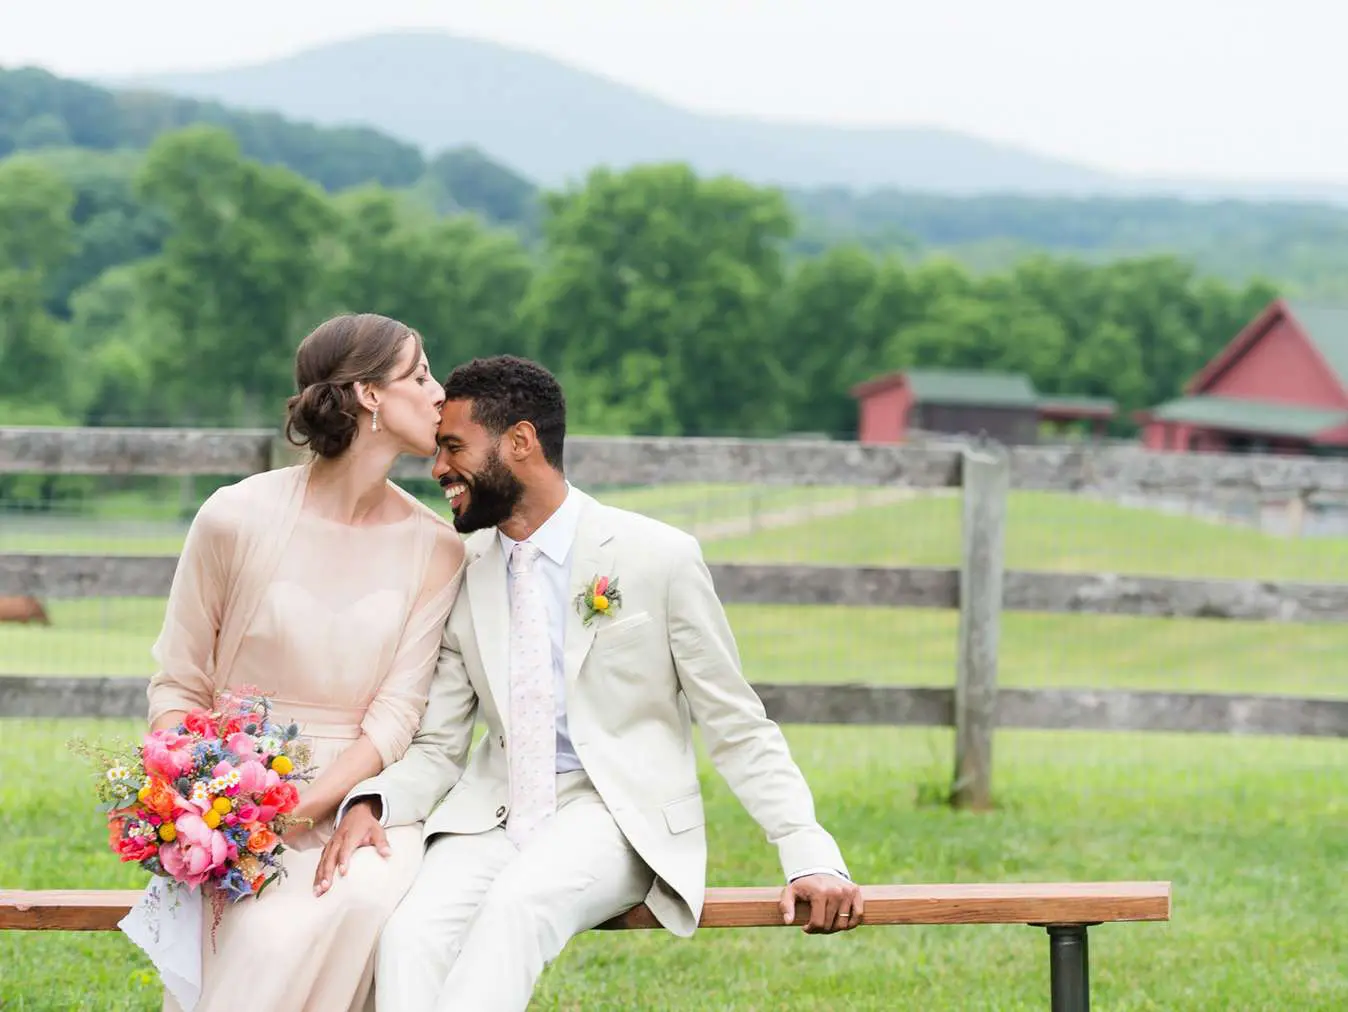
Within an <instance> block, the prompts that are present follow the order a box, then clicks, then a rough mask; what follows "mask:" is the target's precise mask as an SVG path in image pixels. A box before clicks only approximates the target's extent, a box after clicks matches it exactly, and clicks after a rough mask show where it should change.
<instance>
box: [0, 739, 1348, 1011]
mask: <svg viewBox="0 0 1348 1012" xmlns="http://www.w3.org/2000/svg"><path fill="white" fill-rule="evenodd" d="M0 727H3V734H0V811H3V812H4V814H5V817H4V819H3V820H0V885H3V886H5V887H27V888H62V887H70V888H75V887H95V886H105V887H115V886H122V887H126V886H135V885H138V884H139V882H140V878H138V874H137V873H135V872H132V871H128V869H126V868H125V867H123V866H120V865H118V864H117V863H116V861H115V860H114V859H113V857H112V856H111V855H110V854H108V853H106V852H105V849H104V848H105V843H104V840H105V834H104V832H103V831H102V830H101V828H100V826H99V823H98V816H97V815H96V813H94V812H93V811H92V809H91V806H90V803H89V800H88V798H89V794H88V781H87V780H86V779H85V772H84V767H83V766H82V764H81V761H80V760H79V759H78V758H77V757H74V756H72V755H70V754H68V753H67V752H65V751H64V743H65V741H66V740H67V739H68V738H69V737H70V736H71V735H72V734H75V733H83V734H92V735H113V734H129V733H132V732H133V731H135V729H136V728H135V726H134V725H132V724H129V723H125V722H108V723H103V724H89V723H80V722H64V721H63V722H57V721H33V722H25V723H23V724H19V723H17V722H12V721H10V722H5V723H4V724H3V725H0ZM787 731H788V737H789V738H790V740H791V743H792V747H793V749H794V751H795V753H796V756H797V759H798V760H799V762H800V763H801V765H802V767H803V768H804V770H805V773H806V776H807V777H808V778H809V780H810V782H811V784H812V786H813V788H814V791H815V795H816V800H817V804H818V809H819V813H820V818H821V820H822V821H823V822H824V823H825V825H827V826H828V827H829V828H830V829H831V830H832V831H833V832H834V834H835V835H836V836H837V837H838V839H839V841H840V842H841V844H842V846H843V848H844V852H845V853H846V855H847V858H848V860H849V862H850V865H851V870H852V872H853V874H854V875H855V877H856V878H857V879H858V880H860V881H863V882H940V881H958V882H972V881H1046V880H1088V879H1152V878H1156V879H1169V880H1171V881H1173V883H1174V889H1175V901H1174V913H1173V917H1174V919H1173V921H1172V922H1171V923H1169V924H1120V925H1112V926H1105V927H1100V928H1097V929H1095V930H1094V931H1093V933H1092V940H1091V947H1092V950H1091V955H1092V967H1091V970H1092V985H1093V990H1094V997H1095V1003H1096V1005H1098V1006H1099V1007H1100V1008H1108V1009H1112V1010H1120V1012H1132V1010H1144V1009H1145V1010H1155V1009H1185V1010H1186V1012H1228V1010H1230V1009H1241V1010H1242V1012H1263V1010H1269V1012H1274V1010H1276V1012H1282V1010H1284V1009H1291V1008H1295V1009H1298V1010H1307V1012H1311V1010H1326V1012H1327V1010H1331V1009H1341V1008H1343V1007H1345V1006H1346V1005H1348V935H1345V933H1344V932H1343V931H1342V925H1343V924H1344V923H1348V894H1346V893H1345V892H1344V890H1343V889H1342V869H1343V868H1344V867H1345V866H1348V833H1346V832H1345V831H1344V830H1345V827H1348V807H1346V805H1348V802H1346V801H1345V798H1344V794H1343V789H1342V788H1343V783H1344V780H1345V776H1348V742H1341V741H1315V740H1268V739H1241V740H1236V739H1217V738H1180V737H1175V736H1165V735H1152V736H1146V737H1143V736H1134V735H1118V736H1106V735H1096V736H1089V737H1088V736H1085V735H1070V734H1062V735H1049V734H1026V733H1010V732H1007V733H1003V734H1001V735H1000V736H999V737H998V740H997V747H996V786H997V793H998V797H999V800H1000V807H999V808H998V810H996V811H994V812H991V813H987V814H984V815H969V814H961V813H954V812H951V811H949V810H947V809H946V808H944V807H941V806H939V805H933V804H929V803H924V802H920V801H919V799H920V798H925V797H929V796H930V795H932V794H934V793H936V792H937V791H938V790H939V789H941V788H943V787H944V785H945V783H946V780H947V777H948V772H949V765H950V753H949V747H948V743H949V734H948V733H944V732H941V733H938V732H922V731H899V730H874V729H861V728H855V729H833V728H828V729H825V728H798V727H792V728H788V729H787ZM703 770H704V775H703V776H704V786H705V790H706V793H707V795H708V818H709V853H710V859H709V861H710V868H709V884H711V885H733V884H749V883H753V884H772V883H777V882H779V881H780V869H779V868H778V867H777V864H776V857H775V854H774V852H773V850H772V849H771V848H770V847H769V846H768V845H767V844H766V843H765V842H764V841H763V839H762V837H761V834H760V832H759V831H758V830H757V827H755V826H754V825H753V823H752V822H751V821H750V820H749V818H748V817H747V816H746V815H745V814H744V812H743V810H742V809H741V808H740V807H739V805H738V803H737V802H736V801H735V799H734V798H733V796H731V794H730V793H729V791H728V790H727V789H726V788H725V786H724V783H723V781H721V780H720V778H719V776H717V775H716V774H715V773H714V772H712V771H711V770H710V769H709V768H708V767H707V766H706V764H705V762H704V764H703ZM264 902H265V900H264ZM281 940H282V941H283V942H285V943H286V944H294V943H297V942H298V941H299V940H294V939H289V940H286V939H281ZM1046 949H1047V943H1046V941H1045V938H1044V935H1043V932H1042V931H1039V930H1036V929H1032V928H1029V927H1019V926H1009V927H984V926H963V927H922V928H874V929H866V928H862V929H860V930H858V931H856V932H854V933H851V934H849V935H845V936H837V937H832V938H823V939H820V938H809V937H806V936H803V935H801V934H800V933H798V932H797V931H795V930H792V929H780V930H777V929H771V930H769V929H764V930H748V931H706V932H701V933H699V935H698V936H697V937H695V938H694V939H692V940H690V941H683V940H678V939H675V938H673V937H671V936H669V935H667V934H665V933H663V932H651V933H631V934H622V935H618V934H610V933H603V934H600V933H594V934H590V935H587V936H584V937H581V938H579V939H577V940H576V941H575V942H573V943H572V945H571V946H570V947H569V948H568V949H567V951H566V952H564V953H563V955H562V957H561V959H560V960H559V961H558V962H557V964H556V965H555V966H554V967H552V968H551V969H549V971H548V972H547V973H546V974H545V976H544V979H543V981H542V983H541V986H540V988H539V992H538V995H537V1000H536V1001H535V1003H534V1007H535V1008H537V1009H540V1010H578V1009H586V1010H590V1009H629V1008H670V1009H675V1008H678V1009H684V1008H688V1009H693V1008H696V1009H746V1010H747V1009H754V1010H767V1009H785V1008H847V1009H858V1010H865V1009H890V1008H932V1009H961V1010H971V1012H977V1010H989V1012H990V1010H997V1012H1018V1010H1038V1009H1042V1008H1045V1007H1046V1005H1047V998H1048V979H1047V978H1048V975H1047V954H1046ZM0 966H2V967H3V968H4V972H3V975H2V976H0V1007H3V1008H5V1009H7V1010H10V1009H12V1010H14V1012H19V1010H49V1009H50V1010H56V1009H61V1010H64V1009H71V1010H74V1009H86V1010H95V1009H96V1010H99V1012H103V1010H150V1009H157V1008H158V995H159V992H158V988H157V984H156V983H155V981H154V978H153V974H152V973H151V971H150V969H149V966H148V964H147V963H146V962H145V961H144V960H143V959H142V958H140V957H139V956H138V954H137V951H136V950H135V948H134V947H133V946H132V945H131V944H130V943H129V942H127V941H126V940H125V939H123V938H122V937H121V936H119V935H116V934H108V935H93V934H64V933H33V934H23V933H0Z"/></svg>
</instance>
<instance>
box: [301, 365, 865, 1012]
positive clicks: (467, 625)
mask: <svg viewBox="0 0 1348 1012" xmlns="http://www.w3.org/2000/svg"><path fill="white" fill-rule="evenodd" d="M565 434H566V409H565V402H564V399H563V396H562V391H561V388H560V386H559V385H558V384H557V381H556V380H555V379H554V378H553V376H552V375H551V374H550V373H549V372H548V371H547V370H546V369H544V368H542V367H541V366H539V365H537V364H535V363H532V362H529V361H526V360H523V359H518V358H514V357H509V356H501V357H496V358H490V359H481V360H475V361H473V362H470V363H468V364H466V365H463V366H460V367H459V368H458V369H456V370H455V371H454V372H453V373H452V374H451V375H450V377H449V379H448V380H447V382H446V384H445V405H444V408H443V410H442V421H441V425H440V429H439V434H438V442H439V453H438V455H437V457H436V461H435V465H434V469H433V474H434V475H435V477H436V478H437V479H438V480H439V482H440V484H441V486H442V487H443V488H444V490H445V496H446V498H447V499H448V500H449V502H450V505H451V509H452V510H453V513H454V523H455V526H456V527H457V528H458V529H459V531H460V532H462V533H471V534H472V537H470V538H469V539H468V553H467V559H468V562H467V568H466V572H465V575H464V586H463V588H462V589H461V591H460V593H459V596H458V599H457V600H456V602H455V604H454V608H453V610H452V611H451V613H450V617H449V620H448V622H447V623H446V627H445V632H444V637H443V640H442V643H441V650H440V660H439V664H438V667H437V669H436V673H435V678H434V681H433V683H432V687H431V691H430V700H429V703H428V706H427V710H426V714H425V717H424V719H423V720H422V724H421V730H420V731H419V732H418V734H417V736H416V738H415V740H414V741H413V743H412V745H411V748H410V749H409V751H408V752H407V754H406V756H405V757H404V758H402V759H401V760H399V761H398V762H396V763H394V764H392V765H391V766H389V767H388V768H387V769H386V770H384V772H383V773H381V774H379V775H378V776H376V777H374V778H372V779H370V780H368V781H366V782H364V783H362V784H360V785H358V786H357V787H355V788H354V789H353V790H352V791H351V793H350V794H349V795H348V796H347V798H346V799H345V800H344V801H343V803H342V806H341V809H340V814H339V819H340V821H339V825H338V829H337V831H336V833H335V835H334V836H333V837H332V839H331V841H330V842H329V844H328V846H327V848H326V850H325V853H324V855H323V858H322V860H321V862H320V864H319V868H318V873H317V876H316V880H315V889H316V890H317V891H318V892H320V893H322V892H324V891H326V889H327V888H328V887H329V886H330V884H331V881H332V878H333V876H334V874H340V873H342V871H343V869H344V868H345V867H346V864H347V861H348V860H349V858H350V856H351V854H352V853H353V852H354V851H355V850H356V849H357V848H358V847H361V846H366V845H370V846H375V847H378V848H381V849H382V848H383V846H384V835H383V829H382V827H384V826H392V825H403V824H406V823H412V822H418V821H422V820H424V821H425V829H424V834H425V840H426V852H425V855H424V859H423V864H422V867H421V870H420V873H419V875H418V877H417V879H416V881H415V883H414V884H413V886H412V888H411V889H410V891H409V892H408V894H407V896H406V897H405V898H404V899H403V901H402V903H401V905H400V906H399V907H398V909H397V910H396V911H395V913H394V914H393V916H392V918H391V919H390V920H389V922H388V924H387V926H386V927H385V929H384V933H383V936H382V939H381V941H380V946H379V955H378V963H377V971H376V985H375V993H376V997H377V1001H378V1007H379V1009H381V1010H389V1012H392V1010H395V1009H396V1010H398V1012H412V1010H427V1012H430V1010H435V1009H440V1010H448V1009H474V1010H486V1009H503V1010H512V1012H513V1010H522V1009H524V1008H525V1007H526V1006H527V1005H528V1002H529V999H530V995H531V994H532V992H533V989H534V984H535V982H536V981H537V979H538V976H539V974H540V973H541V972H542V970H543V968H544V966H546V965H547V963H548V962H550V961H551V960H552V959H553V958H555V957H556V956H557V954H558V953H560V952H561V951H562V949H563V947H564V946H565V945H566V943H567V941H568V940H569V939H570V938H571V937H572V936H573V935H575V934H576V933H578V932H581V931H584V930H586V929H588V928H591V927H593V926H595V925H597V924H600V923H602V922H603V921H606V920H608V919H609V918H611V917H614V916H616V915H618V914H620V913H622V912H624V911H626V910H628V909H630V908H632V907H634V906H637V905H638V904H640V903H642V902H645V903H646V904H647V905H648V906H649V907H650V909H651V911H652V912H653V913H654V915H655V916H656V917H657V918H658V919H659V921H660V922H661V924H662V925H663V926H665V927H666V928H668V929H669V930H670V931H671V932H673V933H674V934H676V935H683V936H686V935H690V934H692V932H693V929H694V928H695V927H696V925H697V922H698V918H699V916H700V913H701V909H702V900H703V893H704V888H705V875H706V837H705V829H704V826H705V819H704V814H703V805H702V797H701V793H700V790H699V786H698V779H697V769H696V762H695V756H694V751H693V744H692V739H691V720H692V719H696V721H697V723H698V725H699V726H700V727H701V729H702V735H703V739H704V741H705V743H706V746H707V749H708V751H709V754H710V756H711V759H712V761H713V762H714V763H715V765H716V767H717V769H718V770H719V772H720V773H721V774H722V776H723V777H724V778H725V780H726V781H727V783H728V784H729V785H730V787H731V789H732V790H733V791H734V792H735V794H736V796H737V797H738V798H739V799H740V801H741V803H742V804H743V805H744V806H745V808H746V809H747V810H748V812H749V813H750V814H751V815H752V816H753V817H754V819H755V820H756V821H757V822H758V823H759V825H760V826H762V827H763V829H764V831H765V832H766V834H767V836H768V839H769V840H770V841H771V842H772V843H774V844H775V845H776V846H777V849H778V853H779V857H780V860H781V865H782V869H783V871H784V873H785V876H786V878H787V880H788V884H787V886H786V887H785V888H784V890H783V893H782V898H781V904H780V905H781V909H782V912H783V917H784V919H785V920H786V921H787V922H788V923H790V922H791V921H793V920H794V914H795V908H796V904H797V902H800V903H802V904H808V905H809V908H810V914H809V919H808V923H807V924H806V930H807V931H812V932H832V931H838V930H844V929H847V928H850V927H853V926H855V925H856V923H857V922H858V921H859V920H860V918H861V916H862V900H861V895H860V890H859V889H858V888H857V887H856V886H855V885H853V884H852V883H851V881H850V880H849V879H848V877H847V869H846V866H845V865H844V863H843V859H842V855H841V854H840V853H839V851H838V847H837V845H836V844H835V842H834V840H833V838H832V837H831V836H830V835H829V834H828V833H827V832H825V831H824V829H823V828H821V827H820V825H819V824H818V822H817V821H816V820H815V814H814V803H813V800H812V797H811V794H810V790H809V788H808V786H807V785H806V783H805V780H804V778H803V777H802V775H801V773H800V770H799V769H798V768H797V766H796V764H795V762H794V761H793V760H792V758H791V756H790V753H789V751H788V749H787V745H786V741H785V739H784V738H783V736H782V734H781V732H780V730H779V729H778V728H777V726H776V725H775V724H774V723H773V722H771V721H769V720H768V719H767V717H766V716H765V714H764V711H763V708H762V704H761V703H760V701H759V699H758V697H757V696H756V695H755V694H754V692H753V690H752V688H751V687H750V686H749V685H748V683H747V682H746V681H745V679H744V677H743V675H742V673H741V671H740V665H739V657H738V653H737V649H736V646H735V641H734V638H733V636H732V634H731V630H730V627H729V624H728V622H727V620H726V616H725V612H724V610H723V608H722V607H721V604H720V602H719V601H718V600H717V597H716V594H715V591H714V589H713V586H712V581H711V577H710V574H709V572H708V570H707V567H706V565H705V564H704V562H703V560H702V555H701V551H700V549H699V547H698V545H697V542H696V541H695V540H694V539H693V538H692V537H690V536H689V535H687V534H685V533H683V532H681V531H678V530H676V529H674V528H672V527H669V526H667V525H665V524H662V523H659V522H657V521H655V520H651V519H649V518H647V517H643V516H640V515H637V514H634V513H630V512H626V511H623V510H618V509H613V508H611V507H607V506H604V505H601V504H600V503H598V502H596V501H595V500H594V499H592V498H590V497H589V496H587V495H585V494H584V493H582V492H580V491H579V490H577V489H575V488H572V487H571V485H570V484H569V483H568V482H567V480H566V478H565V475H564V472H563V467H562V457H563V453H562V451H563V443H564V439H565ZM477 717H481V718H482V720H483V722H484V723H485V724H486V735H485V736H484V738H483V739H482V742H481V744H480V746H479V747H478V748H477V749H476V750H474V751H473V752H472V755H471V758H470V754H469V753H470V745H471V741H472V734H473V724H474V720H475V718H477Z"/></svg>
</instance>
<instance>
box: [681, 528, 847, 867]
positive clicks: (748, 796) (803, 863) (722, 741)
mask: <svg viewBox="0 0 1348 1012" xmlns="http://www.w3.org/2000/svg"><path fill="white" fill-rule="evenodd" d="M668 609H669V614H668V623H669V640H670V650H671V653H672V655H673V658H674V665H675V670H676V672H677V674H678V678H679V683H680V686H681V687H682V689H683V692H684V695H685V696H686V697H687V699H688V705H689V707H690V709H691V710H692V713H693V717H694V719H696V720H697V722H698V725H699V727H701V729H702V736H703V740H704V742H705V743H706V746H707V750H708V753H709V755H710V757H711V761H712V762H713V763H714V764H715V766H716V769H717V771H718V772H719V773H720V774H721V776H722V777H724V778H725V781H726V783H727V784H728V785H729V786H730V789H731V790H732V791H733V792H734V793H735V796H736V797H737V798H738V799H739V800H740V803H741V804H742V805H744V807H745V810H746V811H748V813H749V814H750V815H751V816H752V817H753V819H754V820H755V821H756V822H757V823H758V824H759V825H760V826H761V827H762V828H763V831H764V832H765V833H766V834H767V838H768V841H769V842H770V843H772V844H773V845H774V846H776V847H777V851H778V856H779V857H780V859H781V864H782V871H783V873H784V874H785V875H786V877H787V878H788V879H794V878H799V877H800V876H801V875H803V874H806V873H807V872H813V871H820V870H823V869H828V870H832V871H835V872H836V873H837V874H839V875H843V876H846V875H847V866H846V865H845V864H844V862H843V858H842V853H841V852H840V851H839V849H838V845H837V843H836V842H835V841H834V839H833V837H832V836H830V835H829V833H828V832H827V831H826V830H825V829H824V828H823V827H822V826H821V825H820V824H819V822H818V820H817V819H816V818H815V811H814V798H813V796H812V795H811V793H810V788H809V785H808V784H807V783H806V782H805V777H804V775H803V774H802V773H801V771H800V768H799V767H798V766H797V765H796V762H795V760H794V759H793V758H792V757H791V752H790V749H789V748H788V746H787V743H786V738H785V737H784V736H783V734H782V732H781V729H780V728H779V727H778V726H777V725H776V723H774V722H773V721H771V720H769V719H768V717H767V714H766V712H765V711H764V709H763V703H762V701H761V700H760V699H759V698H758V694H757V693H755V692H754V690H753V687H752V686H750V685H749V683H748V682H747V681H746V680H745V678H744V674H743V671H742V669H741V666H740V657H739V650H738V647H737V646H736V644H735V637H734V634H733V633H732V632H731V629H730V622H729V620H728V619H727V617H726V613H725V608H724V607H723V606H722V605H721V602H720V600H719V599H718V598H717V596H716V590H715V587H714V585H713V583H712V579H711V573H710V572H709V571H708V569H707V565H706V563H705V562H704V561H703V558H702V551H701V549H700V548H699V547H698V545H697V542H696V541H693V540H692V539H689V540H688V541H687V542H685V543H684V547H683V548H682V550H681V551H680V552H679V557H678V560H677V562H675V564H674V565H673V566H672V568H671V571H670V580H669V588H668Z"/></svg>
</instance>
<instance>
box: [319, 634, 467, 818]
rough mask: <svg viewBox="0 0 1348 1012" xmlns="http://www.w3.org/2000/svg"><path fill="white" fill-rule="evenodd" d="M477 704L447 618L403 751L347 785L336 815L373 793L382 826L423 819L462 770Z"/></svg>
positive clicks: (344, 812)
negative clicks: (420, 710)
mask: <svg viewBox="0 0 1348 1012" xmlns="http://www.w3.org/2000/svg"><path fill="white" fill-rule="evenodd" d="M477 705H478V700H477V693H476V692H475V691H474V689H473V686H472V683H471V682H470V681H469V680H468V670H467V668H465V667H464V663H463V655H462V653H461V652H460V650H459V643H458V640H457V638H456V637H455V636H454V634H453V633H452V632H451V631H450V623H448V622H447V623H446V624H445V627H444V632H443V633H442V634H441V638H440V650H439V656H438V658H437V660H436V665H435V674H434V675H433V676H432V678H431V686H430V693H429V699H428V700H427V703H426V712H425V714H424V715H423V716H422V719H421V726H420V728H419V729H418V730H417V732H416V734H415V735H413V736H412V741H411V744H410V745H409V746H408V748H407V752H406V754H404V755H403V757H402V758H401V759H399V760H398V761H397V762H395V763H392V764H390V765H389V766H388V767H386V768H385V769H384V771H383V772H382V773H380V774H378V775H377V776H374V777H371V778H370V779H368V780H365V781H362V782H361V783H359V784H357V785H356V786H355V787H353V788H352V789H351V790H350V791H349V792H348V793H347V796H346V797H345V798H344V799H343V800H342V803H341V805H340V806H339V807H338V809H337V819H338V821H339V822H340V821H341V819H342V817H343V816H344V815H345V814H346V812H347V809H348V808H350V806H351V805H353V804H355V803H356V802H357V801H359V800H361V799H362V798H379V799H380V800H381V801H382V803H383V804H382V813H381V815H380V821H381V822H382V823H383V824H384V825H385V826H402V825H407V824H409V823H414V822H424V821H425V820H426V817H427V816H428V815H430V814H431V812H432V811H433V810H434V809H435V806H436V805H438V804H439V803H440V800H441V799H442V798H443V797H444V796H445V795H446V794H448V793H449V791H450V789H451V788H452V787H453V786H454V785H455V784H457V783H458V782H459V778H460V777H461V776H463V771H464V767H465V766H467V764H468V753H469V750H470V749H471V747H472V743H473V721H474V719H475V718H476V717H477Z"/></svg>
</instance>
